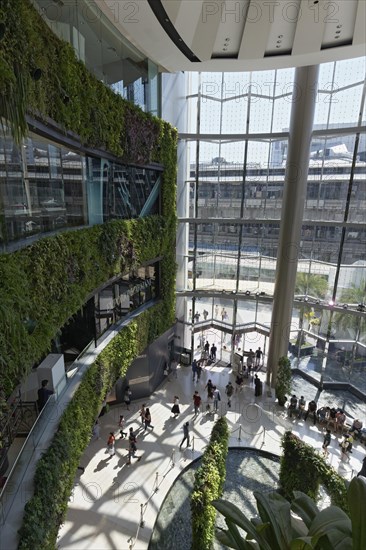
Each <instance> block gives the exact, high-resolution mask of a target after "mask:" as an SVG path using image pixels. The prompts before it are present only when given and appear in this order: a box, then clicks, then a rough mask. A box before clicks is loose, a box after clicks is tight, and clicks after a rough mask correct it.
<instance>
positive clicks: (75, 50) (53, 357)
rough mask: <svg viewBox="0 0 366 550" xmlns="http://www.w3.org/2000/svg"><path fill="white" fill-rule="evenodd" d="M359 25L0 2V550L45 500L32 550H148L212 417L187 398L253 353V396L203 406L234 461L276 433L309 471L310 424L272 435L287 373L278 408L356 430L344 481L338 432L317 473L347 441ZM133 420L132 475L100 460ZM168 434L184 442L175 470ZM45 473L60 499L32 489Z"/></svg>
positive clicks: (362, 304) (363, 362) (320, 13)
mask: <svg viewBox="0 0 366 550" xmlns="http://www.w3.org/2000/svg"><path fill="white" fill-rule="evenodd" d="M365 18H366V4H365V2H364V1H363V0H335V1H334V2H325V1H324V0H319V1H317V0H309V2H306V6H305V2H303V1H300V0H295V1H292V2H289V1H288V0H279V1H278V2H274V3H273V2H262V0H240V1H235V2H225V1H223V0H217V1H214V2H205V1H203V0H139V1H138V2H130V1H128V0H121V1H119V2H117V3H116V2H110V1H109V0H96V1H95V2H94V1H93V2H90V1H89V0H53V1H49V0H4V6H2V7H0V45H1V46H3V48H2V50H3V53H2V52H0V70H1V71H2V72H1V74H2V75H3V78H2V83H0V120H1V128H0V130H1V131H0V247H1V248H0V286H1V290H0V292H1V300H0V368H1V369H2V371H3V376H2V380H1V383H0V484H1V496H0V500H1V525H0V546H2V544H4V546H5V545H6V547H8V548H10V549H11V550H13V549H14V550H15V548H17V547H18V545H19V548H21V550H22V549H23V547H22V546H21V544H22V540H24V541H25V542H24V543H23V544H24V549H25V548H28V546H27V544H30V543H29V541H30V540H31V541H32V545H33V546H34V547H35V548H36V547H37V542H34V541H35V540H36V539H33V538H32V537H33V535H34V534H35V531H34V532H32V528H30V527H29V525H31V524H32V522H34V521H35V517H36V515H37V505H38V502H39V501H40V502H41V504H42V506H44V505H45V503H46V507H47V498H49V495H50V494H55V495H56V497H55V499H54V502H53V503H52V506H51V504H50V510H51V508H52V512H51V511H50V517H51V516H52V521H50V525H51V527H50V530H49V537H50V538H49V540H48V541H47V544H49V546H47V545H45V548H46V547H47V548H51V547H52V540H54V539H55V540H56V538H57V544H59V547H60V548H64V549H65V550H66V549H70V550H76V549H77V548H78V549H80V550H82V549H83V548H90V549H92V548H95V549H96V550H107V549H108V550H109V549H112V548H118V549H119V548H122V547H123V549H124V548H126V549H127V548H129V549H132V548H134V547H135V545H137V546H136V547H138V548H140V547H141V548H150V549H151V550H152V549H153V546H151V547H150V546H149V544H150V537H151V535H152V533H153V531H154V526H155V525H158V523H155V522H156V519H157V514H158V510H159V508H160V506H161V505H162V503H163V501H164V500H165V499H166V500H167V502H168V508H169V505H171V506H172V510H173V512H172V514H173V515H172V517H173V519H174V517H176V516H175V514H177V517H178V515H179V513H180V508H179V505H176V506H174V505H173V504H174V503H173V504H171V501H170V500H169V499H170V498H171V497H169V494H168V493H169V488H170V485H171V484H173V483H174V481H175V479H176V478H177V477H178V473H180V472H181V471H183V470H184V469H185V468H186V466H188V464H190V463H191V462H194V461H195V460H196V459H199V458H200V457H201V456H202V454H203V452H204V449H205V447H206V445H207V443H208V440H209V438H210V434H211V430H212V426H213V420H216V418H215V415H212V416H211V415H210V414H204V411H203V410H201V411H200V416H199V417H198V418H196V416H194V418H192V393H193V391H195V390H196V389H197V390H199V392H200V393H201V394H202V397H203V394H204V393H205V391H206V384H207V382H208V379H209V378H210V377H211V378H212V380H213V381H214V382H215V384H217V385H218V387H219V388H220V389H221V392H222V393H224V392H225V388H226V385H227V383H228V381H230V380H231V381H232V382H233V383H234V381H235V379H236V378H235V377H236V375H237V374H238V373H239V372H241V371H242V370H243V368H244V371H245V366H247V365H248V364H250V362H251V357H252V355H251V354H252V351H253V352H255V351H256V350H258V349H260V350H261V353H262V355H261V356H260V358H259V361H258V365H257V369H256V377H257V378H258V377H259V379H260V381H261V384H262V385H263V387H264V391H263V393H261V395H257V393H254V373H252V374H251V375H250V373H249V375H248V376H247V377H246V378H245V380H244V382H243V386H242V387H240V388H239V387H238V388H237V392H236V393H235V396H234V398H233V403H234V406H233V408H232V409H231V406H229V404H226V399H223V401H225V403H222V402H221V405H220V414H219V416H222V417H225V418H227V421H228V423H229V430H230V438H229V441H230V446H231V447H236V446H237V447H240V448H241V447H250V448H253V449H256V450H258V451H263V450H264V451H268V452H269V453H273V454H274V455H277V456H279V455H280V453H281V438H282V437H283V436H284V433H285V432H286V431H288V430H291V431H293V433H295V434H296V435H297V436H299V438H301V439H302V440H303V441H304V442H306V443H309V444H310V445H311V446H313V447H314V448H315V449H316V452H317V451H318V450H319V448H320V445H321V441H322V437H323V433H322V432H323V431H324V429H325V428H324V426H320V424H319V425H317V426H315V415H314V426H310V424H309V422H308V423H307V422H306V420H304V418H303V417H302V418H301V415H299V418H298V419H297V418H296V421H295V420H293V419H290V418H289V417H288V415H287V405H288V402H289V398H290V394H288V399H287V405H286V407H285V408H283V407H281V406H280V405H279V404H278V403H277V402H276V398H277V394H276V383H277V375H278V368H279V363H280V360H281V358H283V357H288V358H289V360H290V364H291V373H292V392H293V393H296V395H297V396H300V395H303V396H304V398H305V400H306V402H307V403H310V402H311V401H312V400H315V401H316V403H317V405H318V407H325V406H328V405H329V406H331V407H335V408H336V409H338V410H344V411H345V414H346V416H347V421H346V424H345V426H347V428H350V426H351V425H352V423H353V422H354V421H355V420H360V421H361V422H363V430H364V431H363V434H364V437H361V438H360V441H358V442H357V444H356V445H355V449H354V453H353V455H352V456H351V457H350V460H349V461H348V463H347V464H344V463H343V461H342V458H341V457H342V455H341V451H340V449H339V448H338V447H339V445H338V442H339V443H340V442H341V439H340V440H339V441H338V439H337V438H338V437H341V436H343V430H341V432H340V433H339V434H338V432H337V430H336V435H335V437H334V448H333V452H332V453H331V456H330V458H329V464H330V465H331V466H333V467H334V468H335V469H336V470H337V472H338V473H339V474H340V476H341V477H343V478H344V479H345V480H347V481H349V480H351V479H352V477H354V474H355V473H356V472H357V471H358V469H359V467H360V464H361V462H362V460H363V457H364V453H365V447H364V445H365V443H366V376H365V372H366V255H365V250H366V217H365V212H366V78H365V74H366V56H365V45H366V37H365V26H364V24H363V23H362V22H363V21H364V20H365ZM10 28H11V29H12V32H11V33H10V32H9V29H10ZM310 36H311V37H312V39H309V37H310ZM207 344H209V348H211V346H212V345H214V346H215V347H216V348H217V351H216V353H215V360H214V361H213V359H212V356H211V357H210V358H208V355H207V352H206V351H205V345H206V346H207ZM209 355H210V354H209ZM211 355H212V354H211ZM194 360H196V361H198V362H199V363H201V365H202V366H203V373H202V380H201V381H199V380H195V381H194V382H191V374H192V373H191V365H192V362H193V361H194ZM176 364H178V368H177V371H176V372H175V373H174V369H171V368H170V367H171V365H176ZM246 372H247V373H248V369H247V370H246ZM45 377H46V378H47V379H49V382H50V388H51V390H50V394H49V395H50V397H49V399H48V401H47V402H46V403H45V404H42V406H40V402H39V395H40V394H39V389H40V387H41V384H42V383H43V381H44V378H45ZM193 378H194V376H193ZM130 390H132V399H133V403H132V406H131V412H129V408H128V404H127V405H126V408H124V405H123V403H125V404H126V399H125V397H126V392H127V394H128V391H130ZM176 394H177V395H178V396H179V397H180V400H181V411H182V415H181V416H180V417H179V420H178V421H177V422H173V421H172V419H171V418H169V414H170V409H171V406H172V404H173V402H174V399H175V397H174V396H176ZM143 402H144V403H145V402H147V403H148V404H149V406H150V407H151V411H152V415H153V424H154V431H153V432H150V431H148V432H147V433H146V434H145V433H142V428H139V429H138V431H139V439H138V442H139V450H140V449H141V451H142V454H141V456H142V457H144V458H146V460H142V461H141V463H140V464H139V465H138V466H137V467H136V468H135V467H133V468H130V469H128V468H127V467H125V466H126V464H125V456H126V454H125V451H126V449H125V448H124V447H123V444H122V442H118V443H119V444H118V443H117V445H116V449H117V452H116V456H115V457H114V459H113V460H111V461H110V462H107V459H106V457H103V453H104V452H105V444H104V443H105V441H104V440H106V438H107V437H108V434H110V432H111V431H112V432H115V433H116V434H117V433H118V432H119V420H118V419H119V418H120V415H121V414H124V415H125V416H126V421H127V424H128V426H129V427H130V426H133V427H134V429H135V428H136V426H137V427H139V425H140V418H139V414H140V412H139V411H140V406H141V404H142V403H143ZM204 405H205V407H207V406H209V405H210V399H209V398H207V403H206V401H205V402H204ZM206 411H207V409H206ZM101 412H102V414H101V416H100V420H98V423H99V424H100V429H101V438H102V439H101V441H99V437H98V438H93V439H92V440H90V438H91V432H92V430H93V429H94V428H95V422H96V420H97V419H98V418H99V415H100V413H101ZM210 412H211V411H210ZM201 413H202V414H201ZM252 414H254V417H252V416H251V415H252ZM50 419H51V420H52V421H51V420H50ZM297 420H298V421H297ZM74 421H75V423H74ZM183 421H184V422H185V421H189V422H191V429H192V437H193V442H194V441H195V442H196V443H195V444H193V448H192V450H186V452H185V453H183V452H180V451H179V454H178V445H179V441H180V438H181V435H182V428H183ZM122 428H123V426H122ZM242 430H243V436H242V437H241V435H242ZM145 431H146V430H145ZM140 432H141V433H140ZM93 433H94V432H93ZM60 449H61V450H60ZM61 455H62V458H60V460H59V461H58V457H60V456H61ZM113 456H114V455H113ZM41 457H42V460H39V459H40V458H41ZM56 457H57V458H56ZM111 458H112V457H111ZM130 459H131V457H130ZM48 461H50V462H48ZM56 462H57V465H56ZM37 463H38V464H40V470H38V466H37ZM109 464H111V466H109ZM112 464H114V465H113V466H112ZM50 465H51V466H50ZM107 466H108V468H107ZM36 467H37V470H36ZM42 468H43V469H42ZM50 468H51V469H52V470H53V469H54V471H55V472H56V473H57V476H58V485H57V481H56V480H55V479H54V478H55V477H57V476H56V474H55V476H51V477H50V479H47V483H45V485H44V487H41V488H39V487H37V486H35V485H37V483H36V484H34V481H33V480H34V479H36V480H39V479H40V476H42V475H44V472H47V471H48V469H50ZM78 468H79V470H78ZM116 470H118V471H116ZM75 471H76V472H77V475H76V477H75ZM80 471H82V472H83V473H84V471H85V477H84V478H80ZM35 472H36V473H35ZM35 476H36V477H35ZM154 476H156V478H155V477H154ZM159 477H160V480H161V481H160V484H159ZM51 478H52V479H51ZM154 479H155V481H154ZM141 480H143V483H142V482H141ZM163 481H165V482H166V483H163ZM154 483H156V485H154ZM145 484H147V485H148V488H146V487H147V485H146V486H145ZM149 484H150V485H151V486H152V487H153V488H152V490H151V491H150V485H149ZM107 486H108V487H109V489H108V490H106V489H105V487H107ZM160 486H161V491H160V493H158V489H159V488H160ZM14 487H15V489H14ZM64 487H65V488H64ZM101 487H102V489H101V492H99V491H100V488H101ZM111 487H112V488H113V487H114V488H115V487H118V491H119V490H120V489H121V490H122V493H123V498H122V499H120V500H118V499H119V496H118V495H119V494H120V493H119V492H118V491H117V493H118V494H117V496H116V495H115V493H114V492H113V491H114V489H113V490H112V489H111ZM37 491H41V493H42V491H43V493H42V494H41V496H40V495H39V493H38V492H37ZM67 492H68V493H67ZM66 493H67V495H66ZM112 493H113V496H112V497H111V494H112ZM150 493H154V495H152V494H150ZM155 493H156V494H155ZM70 494H71V495H72V496H71V497H70V500H68V499H69V495H70ZM24 495H26V496H24ZM153 496H154V498H153ZM37 499H38V500H37ZM73 499H74V500H73ZM122 501H123V502H122ZM26 502H28V504H26ZM115 503H117V504H118V512H116V516H118V518H117V517H116V519H114V517H113V514H114V512H113V505H114V504H115ZM126 503H127V504H126ZM142 503H143V504H142ZM140 507H141V509H140ZM24 510H25V512H24ZM60 510H62V511H61V512H60ZM143 510H144V511H146V515H145V516H144V515H143ZM144 513H145V512H144ZM140 514H141V515H140ZM61 516H62V517H63V519H64V520H65V522H64V524H63V526H62V527H60V522H59V518H60V517H61ZM23 518H25V519H24V523H23V524H22V521H23ZM55 518H56V519H55ZM80 518H83V519H80ZM136 518H138V519H136ZM114 521H115V522H116V523H114ZM57 522H58V523H57ZM144 526H145V531H144V529H143V527H144ZM19 529H21V531H18V530H19ZM40 531H41V529H40ZM19 532H20V533H21V535H19ZM156 535H157V532H156V531H155V533H154V536H156ZM35 536H36V534H35ZM47 536H48V535H47ZM151 540H153V539H151ZM50 541H51V542H50ZM138 544H140V546H138ZM98 545H99V546H98ZM182 550H183V549H182Z"/></svg>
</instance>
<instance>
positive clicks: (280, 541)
mask: <svg viewBox="0 0 366 550" xmlns="http://www.w3.org/2000/svg"><path fill="white" fill-rule="evenodd" d="M254 496H255V499H256V501H257V508H258V514H259V516H260V519H258V518H254V519H251V520H249V519H248V518H247V517H246V516H244V514H243V513H242V512H241V511H240V509H239V508H238V507H237V506H235V505H234V504H232V503H231V502H228V501H225V500H222V499H220V500H216V501H214V502H213V503H212V504H213V506H214V507H215V508H216V509H217V510H218V511H219V512H220V513H221V514H223V515H224V517H225V521H226V524H227V526H228V529H221V530H220V531H218V532H217V538H218V540H219V541H220V542H221V543H223V544H225V545H226V546H228V547H229V548H235V549H236V550H250V549H253V548H258V549H259V550H330V549H331V550H362V549H363V548H365V547H366V528H365V521H364V519H363V518H362V510H363V505H364V502H365V499H366V480H365V479H364V478H362V477H360V478H354V479H353V480H352V481H351V483H350V486H349V490H348V499H349V503H350V510H351V519H350V518H349V517H348V516H347V514H345V512H344V511H343V510H341V509H340V508H338V507H337V506H329V507H328V508H325V509H324V510H321V511H320V510H319V509H318V508H317V506H316V504H315V502H314V501H313V500H312V499H311V498H310V497H308V496H307V495H305V494H304V493H301V492H299V491H296V492H295V493H294V499H293V502H292V503H291V504H290V502H288V501H287V500H286V499H285V498H284V497H282V496H281V495H279V494H278V493H269V494H261V493H259V492H254ZM294 514H296V516H298V517H294ZM298 518H300V519H298ZM239 528H240V529H242V530H244V531H245V532H246V533H247V537H246V538H245V539H244V537H243V536H242V534H241V533H240V531H239Z"/></svg>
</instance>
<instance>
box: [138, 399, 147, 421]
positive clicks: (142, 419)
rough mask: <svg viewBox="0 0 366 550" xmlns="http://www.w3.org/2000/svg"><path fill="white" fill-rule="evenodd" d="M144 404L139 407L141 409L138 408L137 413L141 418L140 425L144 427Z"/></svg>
mask: <svg viewBox="0 0 366 550" xmlns="http://www.w3.org/2000/svg"><path fill="white" fill-rule="evenodd" d="M145 407H146V404H145V403H143V404H142V405H141V408H140V412H139V415H140V418H141V424H142V425H144V424H145V411H146V408H145Z"/></svg>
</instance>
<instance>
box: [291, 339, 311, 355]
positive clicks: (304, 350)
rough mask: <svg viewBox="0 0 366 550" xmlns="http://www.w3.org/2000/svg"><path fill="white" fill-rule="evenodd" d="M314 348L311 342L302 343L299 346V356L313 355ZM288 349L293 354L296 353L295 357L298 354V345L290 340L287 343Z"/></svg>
mask: <svg viewBox="0 0 366 550" xmlns="http://www.w3.org/2000/svg"><path fill="white" fill-rule="evenodd" d="M314 349H315V346H314V345H312V344H303V345H302V346H301V348H300V357H306V356H307V355H313V352H314ZM289 351H290V352H291V353H292V354H293V355H296V357H297V356H298V355H299V347H298V346H297V345H296V344H294V343H292V342H290V343H289Z"/></svg>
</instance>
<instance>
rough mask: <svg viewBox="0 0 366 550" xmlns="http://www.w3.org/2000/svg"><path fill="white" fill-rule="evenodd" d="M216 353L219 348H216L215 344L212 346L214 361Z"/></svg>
mask: <svg viewBox="0 0 366 550" xmlns="http://www.w3.org/2000/svg"><path fill="white" fill-rule="evenodd" d="M216 352H217V347H216V346H215V344H212V346H211V359H212V361H216Z"/></svg>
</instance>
